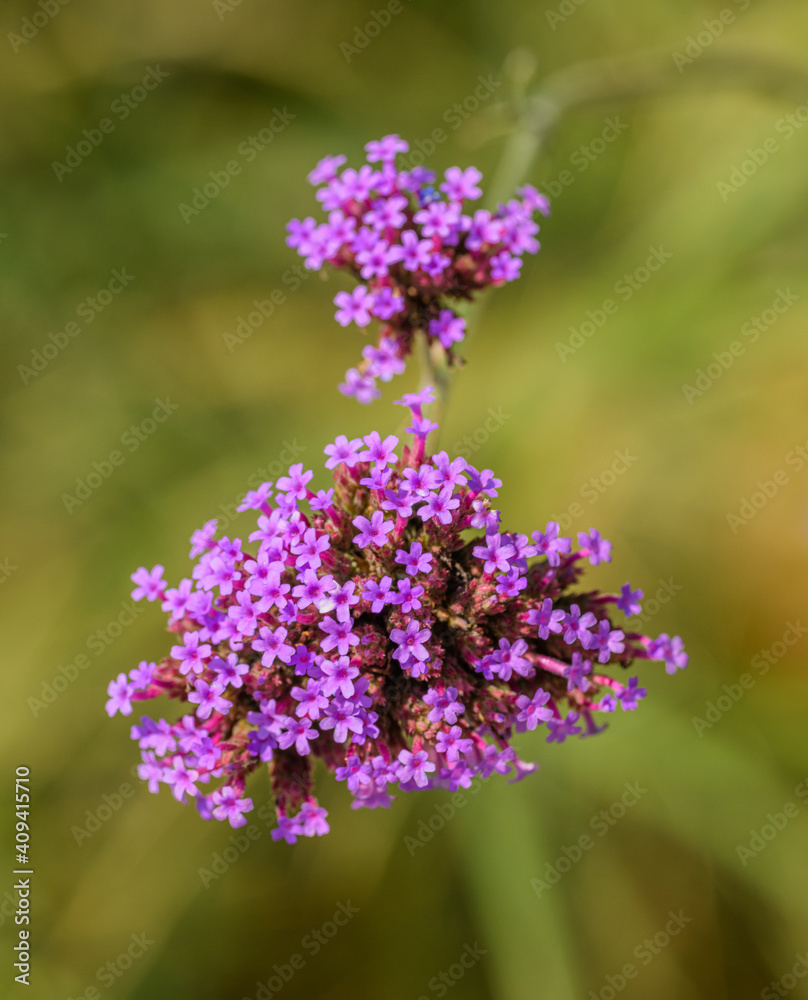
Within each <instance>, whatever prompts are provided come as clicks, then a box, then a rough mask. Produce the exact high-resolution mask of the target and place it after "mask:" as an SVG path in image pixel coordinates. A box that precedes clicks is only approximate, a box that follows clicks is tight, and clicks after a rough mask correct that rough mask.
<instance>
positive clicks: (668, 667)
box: [648, 632, 688, 674]
mask: <svg viewBox="0 0 808 1000" xmlns="http://www.w3.org/2000/svg"><path fill="white" fill-rule="evenodd" d="M648 655H649V657H650V658H651V659H652V660H664V662H665V672H666V673H668V674H675V673H676V671H677V670H684V669H685V667H686V666H687V661H688V655H687V653H686V652H685V647H684V643H683V642H682V640H681V639H680V638H679V636H678V635H675V636H674V637H673V638H672V639H671V637H670V636H669V635H668V633H667V632H663V633H662V635H660V636H658V637H657V638H656V639H652V640H651V641H650V642H649V643H648Z"/></svg>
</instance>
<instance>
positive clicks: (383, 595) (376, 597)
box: [362, 576, 393, 615]
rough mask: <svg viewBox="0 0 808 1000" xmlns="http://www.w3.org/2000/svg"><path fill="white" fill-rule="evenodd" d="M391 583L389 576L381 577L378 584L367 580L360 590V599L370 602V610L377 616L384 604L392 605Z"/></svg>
mask: <svg viewBox="0 0 808 1000" xmlns="http://www.w3.org/2000/svg"><path fill="white" fill-rule="evenodd" d="M392 585H393V581H392V579H391V578H390V577H389V576H383V577H382V578H381V580H379V582H378V583H376V581H375V580H368V581H367V582H366V583H365V586H364V588H363V590H362V597H363V598H364V599H365V600H366V601H370V602H371V607H370V610H371V611H372V612H373V614H374V615H377V614H378V613H379V612H380V611H381V610H382V609H383V608H384V606H385V605H386V604H390V603H392V601H391V595H390V588H391V587H392Z"/></svg>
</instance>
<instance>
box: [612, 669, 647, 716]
mask: <svg viewBox="0 0 808 1000" xmlns="http://www.w3.org/2000/svg"><path fill="white" fill-rule="evenodd" d="M639 684H640V679H639V677H631V678H630V679H629V682H628V687H624V688H623V690H622V691H619V692H618V693H617V700H618V701H619V702H620V707H621V708H622V709H623V711H624V712H630V711H633V710H634V709H635V708H639V704H640V700H641V699H642V698H644V697H645V696H646V694H647V693H648V692H647V690H646V689H645V688H641V687H640V686H639Z"/></svg>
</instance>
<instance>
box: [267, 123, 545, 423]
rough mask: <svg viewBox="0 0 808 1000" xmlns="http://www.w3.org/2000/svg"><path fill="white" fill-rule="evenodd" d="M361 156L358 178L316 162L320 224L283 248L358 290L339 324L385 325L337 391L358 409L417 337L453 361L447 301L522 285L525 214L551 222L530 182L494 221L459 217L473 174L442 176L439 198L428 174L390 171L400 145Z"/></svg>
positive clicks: (453, 319)
mask: <svg viewBox="0 0 808 1000" xmlns="http://www.w3.org/2000/svg"><path fill="white" fill-rule="evenodd" d="M365 149H366V151H367V159H368V163H366V164H365V165H364V166H362V167H360V168H359V170H353V169H352V168H349V169H347V170H342V171H341V172H340V168H341V167H342V165H343V164H344V163H345V157H344V156H327V157H326V158H325V159H323V160H321V161H320V163H318V164H317V166H316V167H315V168H314V170H313V171H312V172H311V173H310V174H309V180H310V181H311V183H312V184H313V185H315V186H317V187H318V191H317V200H318V201H320V202H321V204H322V207H323V208H324V209H325V211H326V212H328V222H323V223H320V224H318V223H317V221H316V220H315V219H314V218H312V217H308V218H306V219H303V220H302V221H300V220H299V219H293V220H292V221H291V222H290V223H289V225H288V226H287V229H288V231H289V236H288V237H287V240H286V242H287V243H288V245H289V246H290V247H294V248H295V249H296V250H297V252H298V253H299V254H300V256H301V257H303V258H305V265H306V267H308V268H310V269H312V270H319V269H320V268H321V267H322V266H323V265H324V264H325V263H328V264H331V265H332V266H333V267H337V268H344V269H346V270H347V271H349V272H350V273H351V274H352V275H353V276H354V277H356V278H357V279H358V280H359V282H360V283H359V284H358V285H357V286H356V287H355V288H354V289H353V291H351V292H338V293H337V296H336V298H335V299H334V303H335V305H336V306H337V312H336V320H337V322H338V323H339V324H340V325H341V326H348V325H349V324H351V323H355V324H356V325H357V326H359V327H365V326H368V324H369V323H370V322H371V320H372V319H374V318H375V319H378V320H380V321H381V323H382V326H381V329H380V331H379V335H378V341H377V344H376V345H375V346H373V345H372V344H369V345H367V346H366V347H365V348H364V350H363V352H362V355H363V361H362V362H361V364H360V365H359V367H358V368H351V369H349V371H348V372H346V375H345V382H344V383H343V384H342V385H340V390H341V391H342V392H343V393H344V394H345V395H347V396H354V397H355V398H356V399H358V400H359V402H361V403H369V402H370V401H371V400H372V399H374V398H375V397H376V396H378V395H379V390H378V388H377V384H376V380H377V379H381V380H382V381H384V382H387V381H389V380H390V379H391V378H392V377H393V376H394V375H398V374H400V373H401V372H403V371H404V367H405V359H406V358H407V357H408V355H409V354H410V352H411V351H412V347H413V342H414V338H415V336H416V333H417V331H419V330H420V331H421V332H422V334H423V335H424V337H425V338H426V340H427V342H428V343H429V344H430V345H431V344H432V343H433V342H437V343H440V345H441V346H442V347H443V349H444V350H445V351H446V353H447V356H448V360H449V362H450V363H451V362H452V361H454V360H455V355H454V346H455V345H456V344H457V343H459V342H460V341H462V340H463V337H464V336H465V328H466V324H465V320H464V319H463V318H462V317H460V316H458V315H457V313H456V312H455V311H454V310H453V309H452V308H450V307H449V306H448V305H447V300H451V299H456V300H470V299H471V298H472V296H473V294H474V292H476V291H479V290H480V289H483V288H487V287H489V286H496V285H501V284H504V283H505V282H506V281H513V280H515V279H516V278H518V277H519V272H520V269H521V267H522V256H523V255H524V254H525V253H536V252H537V251H538V250H539V243H538V240H537V239H536V233H537V232H538V231H539V227H538V225H537V224H536V223H535V222H534V221H533V215H534V213H535V212H536V211H537V210H538V211H539V212H541V213H542V214H544V215H548V214H549V204H548V202H547V199H546V198H545V197H544V195H542V194H540V193H539V192H538V191H537V190H536V189H535V188H533V187H531V186H530V185H529V184H526V185H525V186H524V187H522V188H520V189H519V190H518V191H517V194H518V195H519V197H518V198H514V199H512V200H511V201H509V202H508V203H507V204H506V205H500V206H499V208H498V209H497V211H495V212H493V213H492V212H489V211H487V210H486V209H483V208H477V209H474V210H473V211H472V210H471V209H469V212H464V211H463V209H464V203H469V202H474V201H476V200H477V199H478V198H479V197H480V196H481V195H482V191H481V189H480V188H479V187H478V182H479V181H480V180H481V179H482V174H481V173H480V171H479V170H477V169H476V167H468V168H467V169H466V170H461V169H460V167H450V168H449V169H448V170H447V171H446V172H445V174H444V180H443V182H442V183H441V184H439V185H438V188H437V189H436V188H435V186H434V182H435V179H436V178H435V174H434V173H433V172H432V171H431V170H427V169H425V168H424V167H415V168H414V169H413V170H409V171H406V170H398V169H397V168H396V162H395V161H396V155H397V154H398V153H405V152H406V151H407V150H408V149H409V147H408V145H407V143H406V142H404V141H403V140H402V139H400V138H399V137H398V136H397V135H387V136H385V137H384V138H383V139H380V140H378V141H374V142H369V143H368V144H367V145H366V146H365ZM469 213H470V214H469Z"/></svg>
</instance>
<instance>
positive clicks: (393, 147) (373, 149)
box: [365, 134, 410, 163]
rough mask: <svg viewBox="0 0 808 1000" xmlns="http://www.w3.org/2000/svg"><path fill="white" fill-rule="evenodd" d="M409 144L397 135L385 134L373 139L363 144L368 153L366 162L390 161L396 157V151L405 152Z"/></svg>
mask: <svg viewBox="0 0 808 1000" xmlns="http://www.w3.org/2000/svg"><path fill="white" fill-rule="evenodd" d="M409 148H410V147H409V144H408V143H407V142H405V141H404V139H402V138H401V137H400V136H398V135H395V134H393V135H385V136H383V137H382V138H381V139H379V140H378V141H376V140H374V141H372V142H369V143H368V144H367V145H366V146H365V151H366V152H367V154H368V163H378V162H379V161H381V162H383V163H392V162H393V160H395V158H396V153H406V152H407V151H408V150H409Z"/></svg>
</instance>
